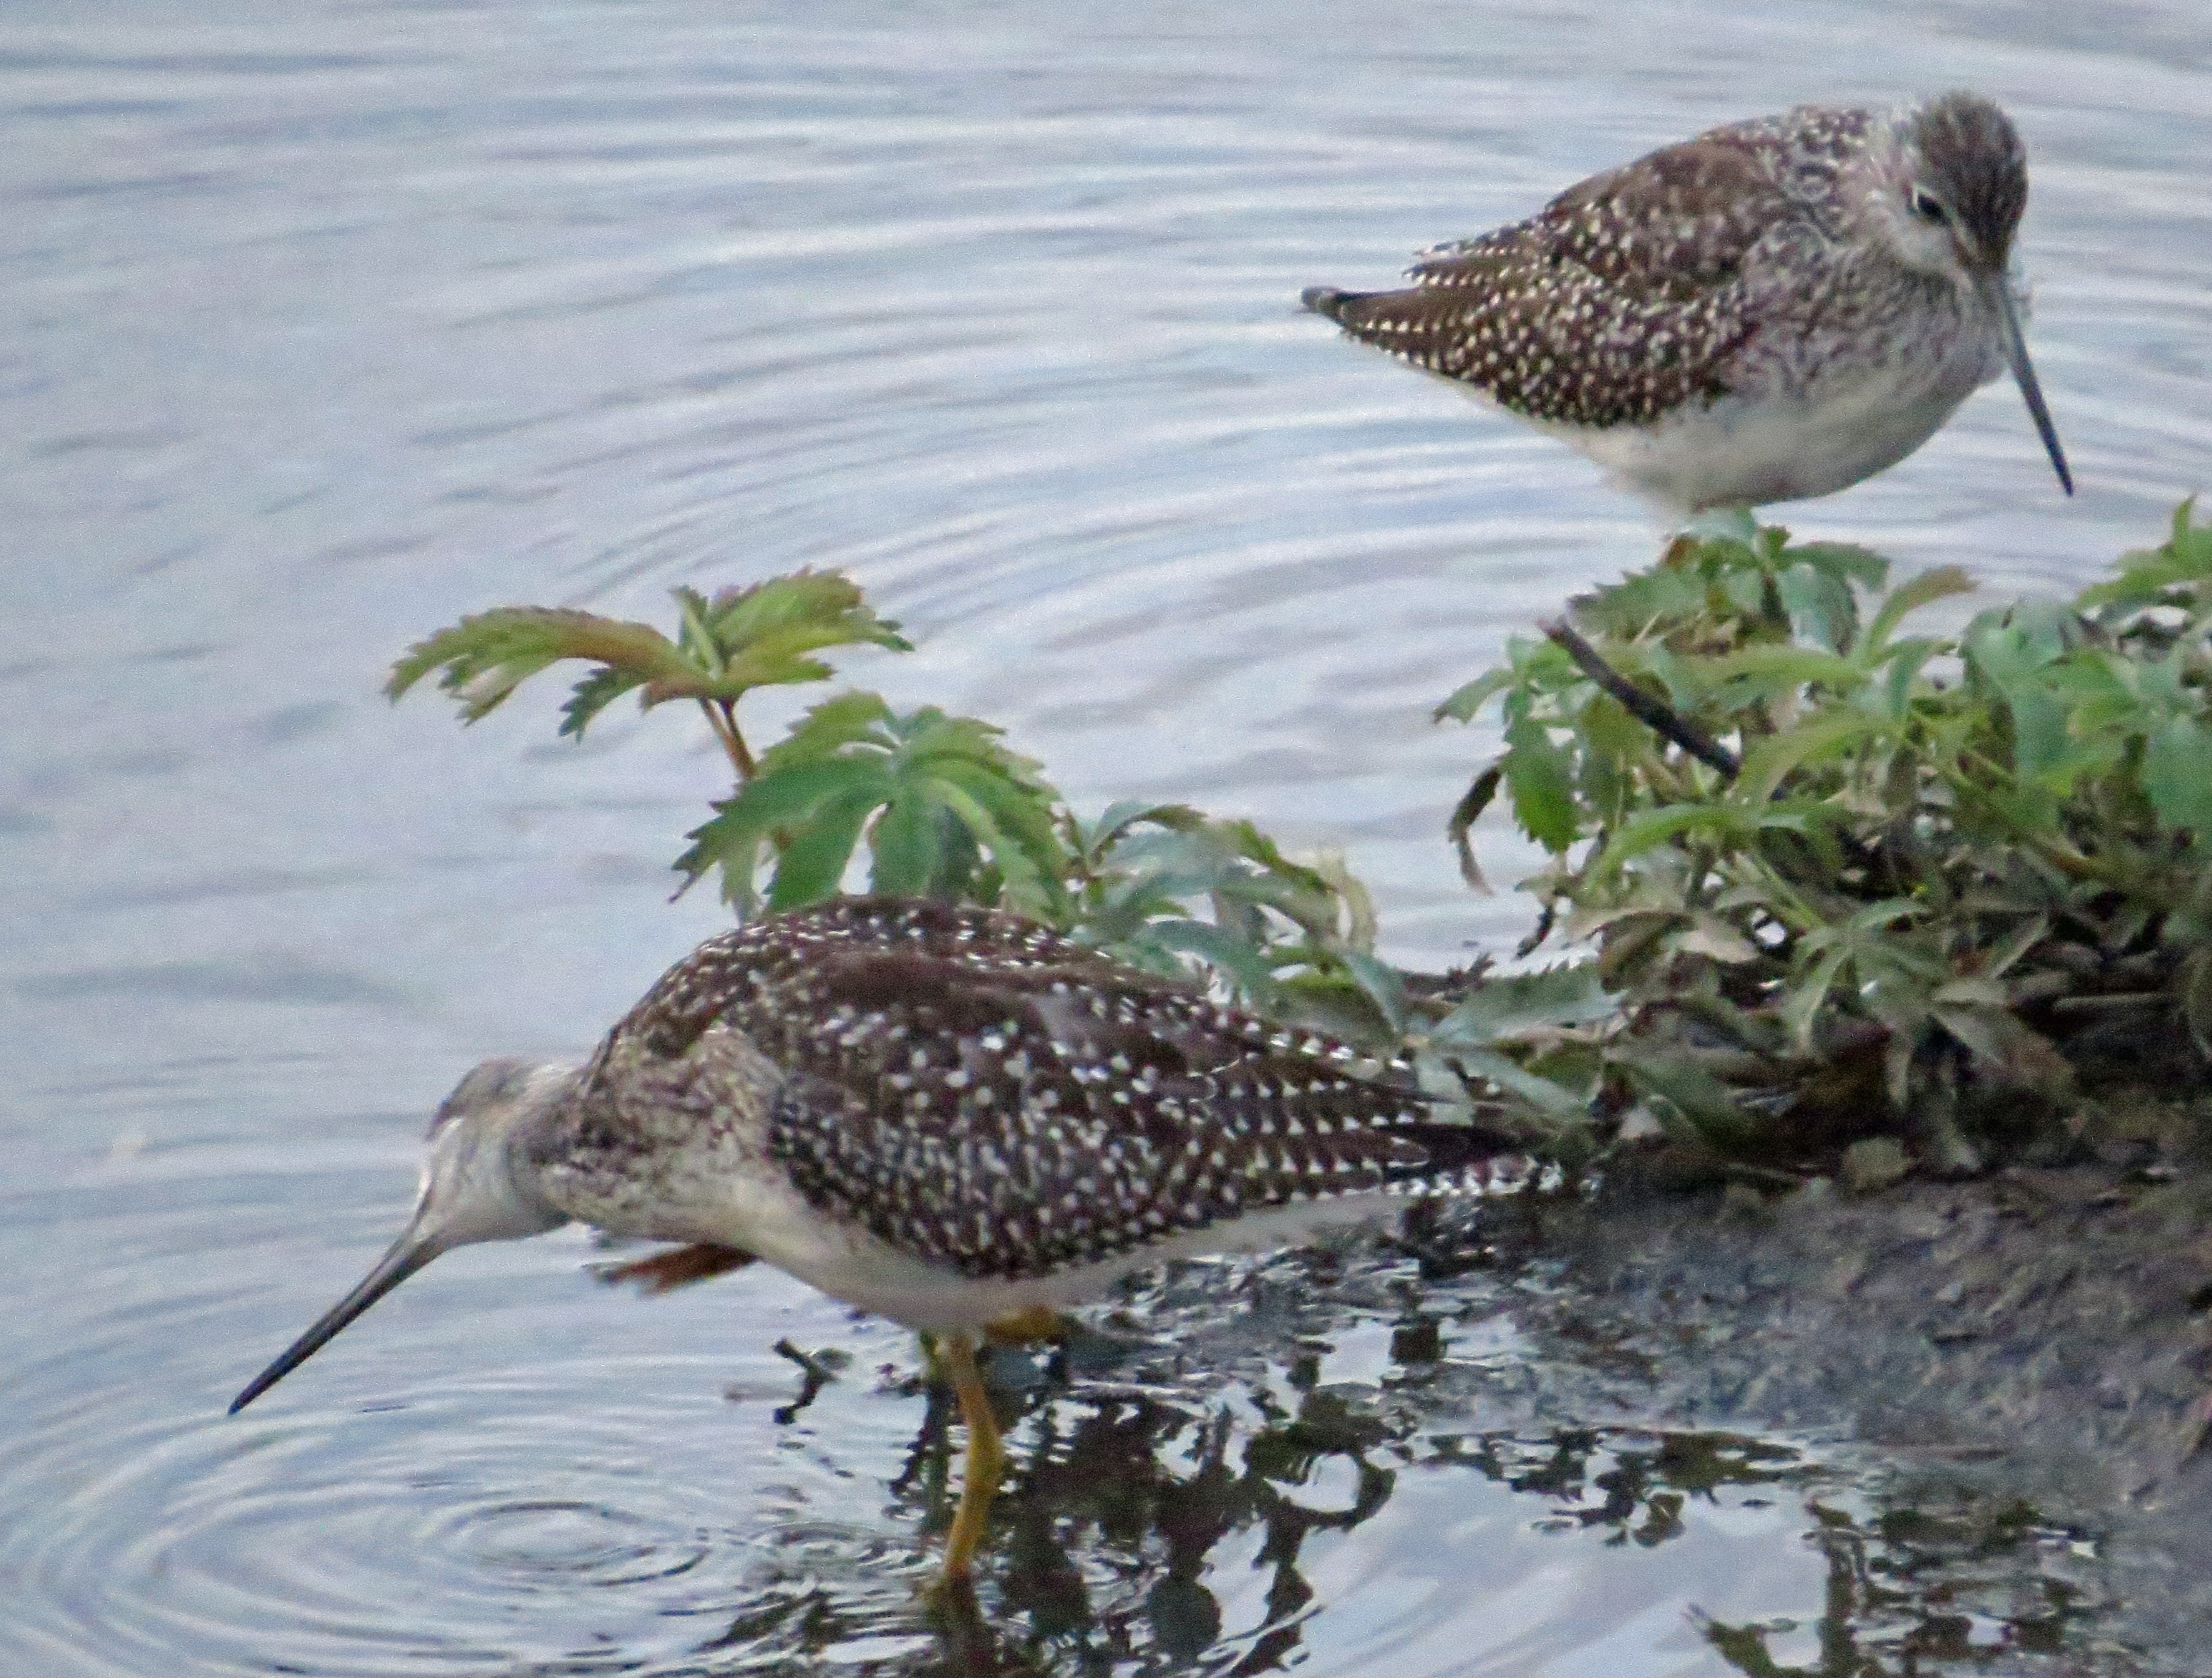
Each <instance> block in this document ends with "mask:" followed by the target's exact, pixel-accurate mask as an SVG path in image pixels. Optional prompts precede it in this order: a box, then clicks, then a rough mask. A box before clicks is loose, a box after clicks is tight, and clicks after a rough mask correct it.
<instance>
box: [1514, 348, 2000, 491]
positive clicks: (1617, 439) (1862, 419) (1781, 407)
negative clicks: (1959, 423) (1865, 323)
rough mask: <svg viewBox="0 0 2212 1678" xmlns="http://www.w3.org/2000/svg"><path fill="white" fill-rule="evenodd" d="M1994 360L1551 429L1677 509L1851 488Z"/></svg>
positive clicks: (1922, 436) (1899, 452)
mask: <svg viewBox="0 0 2212 1678" xmlns="http://www.w3.org/2000/svg"><path fill="white" fill-rule="evenodd" d="M1996 371H1997V369H1996V368H1995V367H1994V366H1991V365H1990V364H1988V363H1987V362H1984V361H1983V360H1981V359H1980V358H1978V357H1977V358H1975V359H1973V360H1972V361H1968V360H1965V359H1963V358H1961V359H1959V360H1954V361H1951V362H1937V363H1936V364H1935V365H1933V366H1921V367H1912V366H1905V365H1899V366H1894V367H1881V368H1867V369H1865V370H1863V371H1860V372H1856V373H1853V374H1850V375H1848V376H1844V377H1831V378H1828V379H1825V380H1821V381H1820V382H1819V383H1818V384H1816V385H1814V386H1812V387H1811V388H1810V389H1809V390H1808V391H1805V392H1778V393H1776V394H1773V395H1770V396H1760V397H1755V398H1753V397H1738V396H1728V397H1723V398H1721V399H1720V400H1718V401H1717V402H1715V403H1713V404H1711V405H1710V406H1706V407H1700V408H1696V409H1692V410H1684V411H1679V412H1676V413H1674V414H1670V415H1668V416H1667V417H1666V418H1664V419H1662V420H1660V421H1658V422H1657V423H1654V424H1651V425H1635V426H1632V425H1620V426H1610V427H1607V428H1606V429H1602V430H1596V429H1588V428H1575V427H1568V426H1559V425H1547V426H1546V427H1545V428H1544V429H1547V430H1548V431H1551V432H1552V433H1553V435H1557V436H1560V437H1563V438H1565V440H1566V441H1569V442H1571V443H1572V444H1573V445H1574V446H1575V447H1577V448H1578V449H1580V450H1581V451H1582V452H1583V453H1584V454H1586V455H1588V456H1589V458H1590V459H1593V460H1595V461H1596V462H1597V464H1598V465H1601V466H1602V467H1604V468H1605V470H1606V471H1607V473H1608V474H1609V475H1610V476H1611V477H1613V479H1614V480H1615V481H1616V482H1618V483H1620V484H1622V485H1623V486H1624V487H1625V488H1627V489H1633V490H1635V491H1637V492H1638V493H1640V494H1643V495H1649V496H1650V497H1652V498H1653V499H1654V500H1656V501H1659V502H1663V503H1665V504H1666V505H1667V506H1668V507H1669V508H1674V509H1678V510H1681V511H1686V512H1691V513H1696V512H1702V511H1703V510H1704V509H1705V508H1711V507H1759V506H1764V505H1765V503H1767V502H1780V501H1800V500H1802V499H1804V498H1805V497H1807V496H1808V495H1829V494H1831V493H1832V492H1833V491H1835V490H1838V489H1847V488H1849V487H1850V485H1852V484H1854V483H1858V482H1859V481H1860V480H1861V479H1862V478H1866V477H1872V476H1873V475H1874V474H1875V473H1876V472H1878V471H1881V470H1882V469H1883V468H1884V467H1885V466H1893V465H1896V464H1897V463H1898V462H1899V460H1902V459H1905V456H1906V455H1908V454H1910V453H1912V451H1913V450H1915V449H1917V448H1918V447H1920V446H1921V444H1923V443H1924V442H1926V441H1928V440H1929V438H1930V437H1931V436H1933V435H1935V434H1936V429H1938V428H1939V427H1940V426H1942V423H1943V422H1944V421H1945V420H1947V419H1948V418H1950V417H1951V416H1952V414H1953V413H1954V411H1955V410H1957V408H1958V406H1959V404H1960V403H1961V402H1963V401H1965V400H1966V398H1967V397H1968V396H1969V395H1970V394H1972V392H1973V391H1974V390H1975V388H1976V387H1977V386H1980V385H1982V384H1984V383H1986V382H1987V381H1988V380H1989V379H1990V378H1991V377H1993V376H1994V375H1995V374H1996Z"/></svg>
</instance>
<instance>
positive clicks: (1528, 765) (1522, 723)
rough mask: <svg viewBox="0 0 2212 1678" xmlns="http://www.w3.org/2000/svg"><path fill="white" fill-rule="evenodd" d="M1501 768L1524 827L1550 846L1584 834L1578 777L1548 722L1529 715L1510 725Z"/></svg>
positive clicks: (1560, 845) (1553, 847) (1516, 815)
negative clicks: (1576, 786)
mask: <svg viewBox="0 0 2212 1678" xmlns="http://www.w3.org/2000/svg"><path fill="white" fill-rule="evenodd" d="M1500 767H1501V768H1502V769H1504V775H1505V785H1506V788H1507V790H1508V791H1509V792H1510V793H1511V794H1512V798H1513V816H1514V819H1515V820H1516V821H1517V822H1519V823H1520V824H1521V830H1522V832H1524V833H1526V834H1527V835H1528V836H1529V837H1530V838H1532V839H1534V840H1535V841H1536V842H1537V843H1539V844H1540V845H1542V846H1543V847H1544V848H1546V849H1547V850H1550V851H1554V852H1561V851H1565V849H1566V848H1568V847H1569V846H1570V845H1571V844H1573V843H1574V842H1575V841H1576V839H1577V838H1578V837H1579V836H1580V835H1581V823H1580V821H1579V819H1578V815H1577V810H1576V807H1575V793H1574V778H1573V775H1572V773H1571V770H1570V769H1569V768H1568V764H1567V759H1566V756H1565V753H1563V752H1562V751H1560V750H1559V747H1557V746H1555V745H1553V744H1552V737H1551V735H1550V734H1549V733H1547V731H1546V730H1545V728H1544V727H1543V725H1542V724H1541V723H1537V722H1532V721H1529V720H1527V719H1526V718H1523V719H1522V720H1519V721H1517V722H1516V723H1514V724H1513V725H1512V726H1511V727H1509V728H1508V729H1507V730H1506V731H1505V756H1504V757H1503V758H1502V759H1501V760H1500Z"/></svg>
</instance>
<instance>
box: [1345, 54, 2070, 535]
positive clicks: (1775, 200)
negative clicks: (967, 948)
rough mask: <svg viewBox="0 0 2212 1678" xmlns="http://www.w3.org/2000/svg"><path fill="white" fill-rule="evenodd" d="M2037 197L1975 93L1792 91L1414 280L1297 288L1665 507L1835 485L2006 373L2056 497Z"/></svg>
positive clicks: (1759, 500) (1866, 473) (1892, 456)
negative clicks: (1859, 102)
mask: <svg viewBox="0 0 2212 1678" xmlns="http://www.w3.org/2000/svg"><path fill="white" fill-rule="evenodd" d="M2026 207H2027V154H2026V152H2025V151H2024V150H2023V149H2022V148H2021V141H2020V135H2019V133H2018V131H2016V130H2015V128H2014V127H2013V125H2012V122H2011V119H2008V117H2007V116H2006V115H2005V113H2004V112H2002V111H2001V110H1999V109H1998V108H1997V107H1996V106H1995V105H1992V104H1991V103H1990V101H1989V100H1985V99H1982V98H1979V97H1978V96H1977V95H1975V94H1970V93H1951V94H1944V95H1943V96H1942V98H1940V99H1934V100H1929V101H1928V102H1927V103H1925V104H1923V105H1920V106H1915V107H1912V108H1911V109H1908V110H1904V111H1899V112H1885V111H1870V110H1844V109H1837V108H1832V107H1829V106H1815V105H1807V106H1799V107H1798V108H1797V109H1796V110H1794V111H1790V112H1786V113H1784V115H1781V116H1778V117H1766V118H1762V119H1759V120H1757V121H1753V122H1741V123H1734V124H1731V125H1729V126H1727V127H1725V128H1716V129H1713V130H1712V131H1710V132H1708V133H1705V134H1701V135H1699V136H1698V137H1696V138H1695V139H1691V140H1685V141H1683V142H1681V143H1680V144H1677V145H1671V146H1667V147H1664V148H1662V149H1660V150H1658V151H1655V152H1653V153H1651V154H1650V155H1649V156H1647V157H1642V158H1638V160H1637V161H1635V162H1633V163H1628V164H1624V165H1623V166H1622V167H1620V168H1617V169H1609V170H1607V172H1606V173H1603V174H1598V175H1593V176H1591V177H1590V178H1589V179H1588V180H1585V181H1583V182H1582V183H1581V184H1579V185H1575V186H1571V187H1569V188H1568V189H1567V190H1566V191H1565V192H1562V193H1560V194H1559V197H1558V198H1554V199H1553V200H1552V202H1551V203H1550V204H1547V205H1546V206H1545V207H1544V208H1543V209H1542V210H1540V211H1538V212H1537V213H1536V214H1535V215H1534V216H1530V217H1529V218H1528V220H1527V221H1525V222H1515V223H1514V224H1513V225H1511V226H1510V227H1504V228H1498V230H1497V231H1496V232H1494V233H1488V234H1483V235H1482V236H1481V237H1480V238H1479V239H1468V240H1460V241H1458V242H1457V243H1455V244H1449V245H1439V246H1436V247H1435V248H1434V249H1432V250H1430V251H1428V252H1424V253H1423V254H1422V256H1421V257H1420V258H1419V259H1418V260H1417V261H1416V262H1415V263H1414V264H1413V267H1412V268H1411V269H1409V270H1408V271H1407V276H1408V277H1409V278H1411V279H1412V280H1413V286H1412V287H1411V288H1410V289H1406V290H1402V291H1370V292H1355V291H1339V290H1337V289H1334V288H1333V287H1328V286H1316V287H1314V288H1312V289H1310V290H1308V291H1307V292H1306V293H1305V294H1304V302H1305V305H1306V307H1308V308H1310V309H1312V310H1314V311H1316V313H1321V314H1324V315H1326V316H1328V318H1329V319H1332V320H1334V321H1335V322H1337V323H1338V324H1339V325H1341V326H1342V327H1343V328H1344V329H1345V331H1346V332H1348V333H1349V334H1350V335H1351V336H1352V337H1356V338H1358V339H1359V340H1360V341H1361V342H1363V343H1365V344H1373V345H1375V346H1376V348H1377V349H1380V350H1387V351H1389V353H1390V354H1391V355H1393V356H1397V357H1398V358H1399V359H1400V360H1401V361H1404V362H1408V363H1409V364H1411V365H1412V366H1414V367H1417V368H1422V369H1423V370H1425V371H1426V372H1429V373H1433V374H1437V375H1439V376H1440V377H1442V378H1444V379H1448V380H1452V381H1453V382H1454V383H1455V384H1457V385H1458V386H1461V387H1462V389H1465V390H1467V391H1468V392H1471V393H1473V394H1475V395H1478V396H1480V397H1483V398H1487V399H1488V400H1490V401H1492V402H1495V403H1497V404H1498V405H1499V406H1500V407H1503V408H1504V409H1505V410H1508V411H1509V412H1511V413H1514V414H1517V415H1519V416H1521V417H1522V418H1523V419H1525V420H1528V421H1530V422H1531V423H1534V424H1535V425H1536V426H1538V427H1539V428H1540V429H1543V430H1545V431H1547V432H1549V433H1550V434H1551V435H1553V436H1556V437H1559V438H1562V439H1564V440H1565V441H1567V442H1569V443H1571V444H1572V445H1573V446H1574V447H1577V448H1578V449H1580V450H1581V451H1582V452H1583V453H1584V454H1586V455H1588V456H1589V458H1590V459H1593V460H1595V461H1596V462H1597V463H1598V465H1601V466H1602V467H1604V468H1605V469H1606V471H1607V473H1608V474H1609V475H1610V476H1611V477H1613V479H1614V481H1615V482H1617V483H1620V484H1622V485H1623V486H1624V487H1626V488H1628V489H1632V490H1635V491H1638V492H1639V493H1641V494H1643V495H1647V496H1650V498H1652V499H1653V500H1655V501H1657V502H1660V503H1662V505H1664V506H1666V507H1667V508H1669V509H1671V510H1673V511H1675V512H1678V513H1685V514H1688V513H1698V512H1702V511H1704V510H1705V509H1707V508H1749V507H1758V506H1761V505H1763V504H1765V503H1766V502H1783V501H1796V500H1800V499H1802V498H1803V497H1805V496H1808V495H1828V494H1830V493H1832V491H1834V490H1838V489H1845V488H1847V487H1848V486H1850V485H1851V484H1854V483H1858V482H1859V481H1860V480H1861V479H1863V478H1866V477H1871V476H1873V475H1874V474H1875V472H1878V471H1881V470H1882V469H1883V468H1884V467H1886V466H1893V465H1896V464H1897V463H1898V462H1899V460H1902V459H1905V456H1906V455H1908V454H1910V453H1912V451H1913V450H1915V449H1917V448H1918V447H1920V445H1921V444H1923V443H1924V442H1926V441H1928V439H1929V438H1930V437H1931V436H1933V435H1935V434H1936V429H1938V428H1939V427H1940V426H1942V423H1944V421H1946V420H1948V418H1950V416H1951V415H1952V414H1953V412H1954V411H1955V410H1957V408H1958V406H1959V404H1960V403H1962V402H1964V401H1965V400H1966V398H1967V397H1968V396H1970V395H1972V393H1973V392H1975V391H1976V390H1978V388H1980V387H1981V386H1984V385H1985V384H1987V383H1989V382H1990V380H1993V379H1995V378H1996V376H1997V374H1999V373H2000V372H2002V371H2004V370H2006V369H2008V368H2009V369H2010V371H2011V373H2012V376H2013V380H2014V381H2015V383H2016V384H2018V386H2020V392H2021V396H2022V397H2023V398H2026V400H2027V411H2028V413H2029V415H2030V416H2031V417H2033V420H2034V422H2035V429H2036V431H2037V433H2038V435H2040V436H2041V438H2042V439H2043V447H2044V448H2045V451H2046V452H2047V453H2049V454H2050V456H2051V466H2052V468H2053V469H2054V470H2055V471H2057V474H2058V481H2059V483H2060V484H2061V485H2062V486H2063V488H2064V489H2065V491H2066V493H2067V494H2068V495H2072V494H2073V493H2074V480H2073V477H2072V475H2071V474H2070V473H2069V471H2067V467H2066V457H2065V454H2064V453H2063V451H2062V450H2061V448H2060V447H2059V444H2058V433H2057V430H2056V429H2055V428H2054V427H2053V426H2052V424H2051V414H2050V410H2048V409H2047V408H2046V407H2045V404H2044V400H2043V392H2042V389H2041V387H2040V386H2039V385H2038V384H2037V382H2036V378H2035V368H2034V365H2033V363H2032V362H2030V361H2029V360H2028V356H2027V343H2026V342H2025V340H2024V339H2023V338H2022V337H2021V318H2022V316H2023V314H2024V313H2025V312H2026V305H2027V296H2026V292H2025V289H2023V288H2022V287H2021V283H2020V280H2019V277H2018V276H2017V275H2016V273H2015V271H2014V264H2013V240H2014V236H2015V234H2016V233H2017V232H2018V231H2019V228H2020V218H2021V211H2022V210H2024V209H2025V208H2026Z"/></svg>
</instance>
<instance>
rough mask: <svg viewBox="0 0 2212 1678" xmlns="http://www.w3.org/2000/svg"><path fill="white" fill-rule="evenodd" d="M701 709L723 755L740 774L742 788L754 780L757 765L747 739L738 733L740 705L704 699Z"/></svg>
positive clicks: (727, 701) (728, 700) (739, 782)
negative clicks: (746, 744) (747, 746)
mask: <svg viewBox="0 0 2212 1678" xmlns="http://www.w3.org/2000/svg"><path fill="white" fill-rule="evenodd" d="M699 708H700V710H701V711H702V712H704V713H705V714H706V718H707V726H708V727H709V728H711V729H713V730H714V738H715V739H717V740H719V741H720V742H721V745H722V751H723V754H724V755H725V756H726V757H728V758H729V760H730V766H731V767H732V769H736V770H737V772H738V784H739V785H740V786H742V785H743V784H744V782H746V781H750V780H751V779H752V778H753V770H754V769H755V768H756V767H757V765H756V764H755V763H754V762H753V755H752V753H751V752H750V751H748V750H747V749H746V747H745V737H744V735H743V734H741V733H738V703H737V701H735V700H734V699H702V700H701V701H700V702H699Z"/></svg>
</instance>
